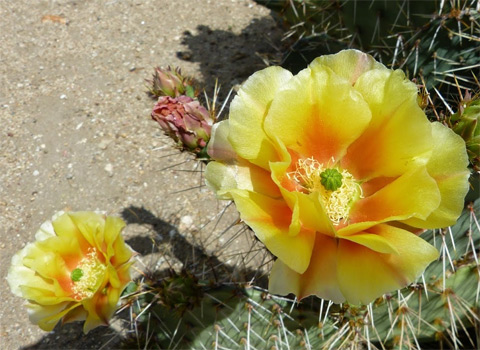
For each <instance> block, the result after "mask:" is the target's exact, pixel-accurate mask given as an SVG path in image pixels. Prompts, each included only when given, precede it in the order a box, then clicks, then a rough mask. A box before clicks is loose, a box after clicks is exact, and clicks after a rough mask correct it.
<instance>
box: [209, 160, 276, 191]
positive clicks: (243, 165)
mask: <svg viewBox="0 0 480 350" xmlns="http://www.w3.org/2000/svg"><path fill="white" fill-rule="evenodd" d="M205 181H206V183H207V185H208V186H209V187H210V188H212V189H213V190H214V191H215V193H216V194H217V197H218V198H220V199H231V195H230V192H229V191H230V190H232V189H240V190H249V191H254V192H258V193H262V194H265V195H267V196H270V197H280V195H281V194H280V191H279V189H278V187H277V186H276V185H275V183H274V182H273V181H272V179H271V176H270V172H268V171H266V170H264V169H262V168H260V167H259V166H256V165H254V164H252V163H250V162H248V161H246V160H244V159H241V158H240V159H238V160H237V161H236V162H235V163H234V164H224V163H221V162H209V163H208V164H207V168H206V170H205Z"/></svg>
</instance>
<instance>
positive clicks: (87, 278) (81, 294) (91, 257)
mask: <svg viewBox="0 0 480 350" xmlns="http://www.w3.org/2000/svg"><path fill="white" fill-rule="evenodd" d="M106 268H107V267H106V266H105V265H104V264H102V263H101V262H100V261H99V260H98V258H97V250H96V249H95V248H89V250H88V254H87V255H86V256H85V257H84V258H83V259H82V260H80V262H79V263H78V265H77V267H76V268H75V269H74V270H73V271H72V273H71V279H72V281H73V288H72V290H73V292H74V294H75V299H77V300H82V299H86V298H91V297H92V296H93V295H94V294H95V292H96V290H97V289H98V285H99V282H100V279H102V278H103V275H104V274H105V270H106Z"/></svg>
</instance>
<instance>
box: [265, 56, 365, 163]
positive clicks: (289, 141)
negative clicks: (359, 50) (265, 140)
mask: <svg viewBox="0 0 480 350" xmlns="http://www.w3.org/2000/svg"><path fill="white" fill-rule="evenodd" d="M370 118H371V114H370V110H369V109H368V105H367V104H366V103H365V101H364V100H363V98H362V96H361V95H360V94H359V93H358V92H357V91H355V90H354V89H353V87H352V86H351V85H350V84H349V83H348V81H346V80H345V79H343V78H340V77H339V76H337V75H336V74H335V73H334V72H333V71H332V70H330V69H329V68H328V67H325V66H321V65H316V66H315V67H313V68H307V69H305V70H303V71H301V72H300V73H299V74H298V75H296V76H295V77H293V78H292V79H290V80H289V81H288V83H287V84H285V86H284V87H283V88H282V89H280V90H279V91H278V92H277V94H276V95H275V98H274V100H273V102H272V105H271V107H270V109H269V111H268V115H267V117H266V118H265V132H266V133H267V135H269V136H270V138H272V139H274V138H276V137H278V139H279V140H280V141H281V142H282V143H283V144H284V145H285V147H286V148H287V149H288V150H293V151H295V152H297V153H298V154H300V155H301V156H303V157H305V158H308V157H313V158H315V159H316V160H317V161H318V162H320V163H324V162H329V161H331V159H332V158H334V159H335V160H339V159H340V158H341V157H342V156H343V154H344V153H345V151H346V149H347V147H348V146H349V145H350V144H351V143H352V142H353V141H354V140H355V139H357V138H358V137H359V135H361V133H362V132H363V130H364V129H365V128H366V127H367V125H368V123H369V121H370Z"/></svg>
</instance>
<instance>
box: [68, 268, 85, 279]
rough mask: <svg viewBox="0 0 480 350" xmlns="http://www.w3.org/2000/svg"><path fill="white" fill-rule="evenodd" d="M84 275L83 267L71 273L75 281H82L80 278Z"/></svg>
mask: <svg viewBox="0 0 480 350" xmlns="http://www.w3.org/2000/svg"><path fill="white" fill-rule="evenodd" d="M82 276H83V271H82V269H78V268H77V269H75V270H73V271H72V273H71V275H70V277H71V278H72V281H73V282H78V281H80V278H82Z"/></svg>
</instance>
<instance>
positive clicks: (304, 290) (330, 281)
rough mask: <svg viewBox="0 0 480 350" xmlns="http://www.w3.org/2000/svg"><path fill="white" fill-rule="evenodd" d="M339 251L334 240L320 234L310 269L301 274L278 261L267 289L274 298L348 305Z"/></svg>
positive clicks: (316, 241) (316, 239)
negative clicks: (314, 298)
mask: <svg viewBox="0 0 480 350" xmlns="http://www.w3.org/2000/svg"><path fill="white" fill-rule="evenodd" d="M336 251H337V243H336V241H335V239H334V238H331V237H329V236H325V235H322V234H317V235H316V238H315V246H314V248H313V252H312V258H311V259H310V265H309V266H308V269H307V270H306V271H305V272H304V273H303V274H299V273H298V272H295V271H293V270H292V269H290V268H289V267H288V266H287V265H285V264H284V263H283V262H282V261H281V260H280V259H278V260H277V261H275V263H274V265H273V268H272V271H271V273H270V280H269V285H268V289H269V290H270V292H272V293H274V294H281V295H286V294H289V293H294V294H295V295H296V296H297V297H298V298H299V299H302V298H305V297H307V296H309V295H317V296H318V297H320V298H324V299H328V300H332V301H333V302H335V303H341V302H343V301H345V298H344V297H343V295H342V293H341V292H340V289H339V287H338V279H337V261H336V256H337V252H336Z"/></svg>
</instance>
